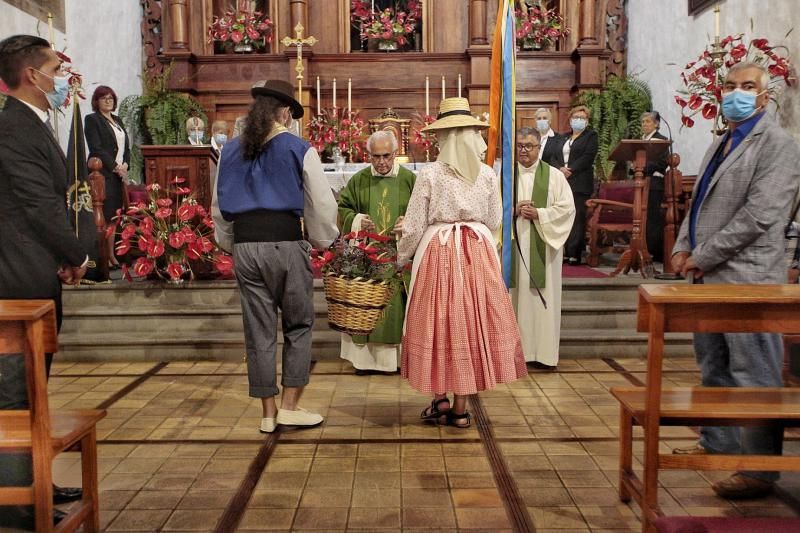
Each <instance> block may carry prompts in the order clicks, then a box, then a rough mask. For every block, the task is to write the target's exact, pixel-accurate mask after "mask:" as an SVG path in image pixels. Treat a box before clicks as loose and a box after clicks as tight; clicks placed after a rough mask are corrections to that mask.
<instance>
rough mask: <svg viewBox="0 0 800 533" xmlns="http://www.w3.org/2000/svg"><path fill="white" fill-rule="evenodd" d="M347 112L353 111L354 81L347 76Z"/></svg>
mask: <svg viewBox="0 0 800 533" xmlns="http://www.w3.org/2000/svg"><path fill="white" fill-rule="evenodd" d="M347 112H348V113H352V112H353V81H352V80H351V79H350V78H347Z"/></svg>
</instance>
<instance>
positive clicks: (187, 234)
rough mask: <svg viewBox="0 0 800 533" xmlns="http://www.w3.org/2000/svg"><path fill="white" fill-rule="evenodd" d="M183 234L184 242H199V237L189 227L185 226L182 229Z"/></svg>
mask: <svg viewBox="0 0 800 533" xmlns="http://www.w3.org/2000/svg"><path fill="white" fill-rule="evenodd" d="M181 233H183V240H184V242H187V243H192V242H194V241H196V240H197V235H196V234H195V232H194V231H192V228H190V227H189V226H184V227H183V228H181Z"/></svg>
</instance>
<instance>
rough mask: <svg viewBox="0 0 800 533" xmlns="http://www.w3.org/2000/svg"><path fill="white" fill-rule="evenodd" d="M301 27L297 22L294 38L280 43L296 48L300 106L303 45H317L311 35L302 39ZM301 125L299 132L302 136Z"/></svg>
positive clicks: (301, 102)
mask: <svg viewBox="0 0 800 533" xmlns="http://www.w3.org/2000/svg"><path fill="white" fill-rule="evenodd" d="M304 29H305V28H303V25H302V24H300V23H299V22H298V23H297V26H295V27H294V33H295V38H294V39H292V38H291V37H288V36H287V37H284V38H283V40H282V41H281V44H283V46H287V47H288V46H296V47H297V64H296V65H295V67H294V70H295V72H297V101H298V102H299V103H300V105H301V106H302V105H303V70H304V68H303V45H308V46H314V45H315V44H316V43H317V38H316V37H314V36H313V35H309V36H308V37H306V38H303V30H304ZM302 131H303V129H302V123H301V128H300V132H301V135H302Z"/></svg>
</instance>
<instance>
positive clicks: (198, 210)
mask: <svg viewBox="0 0 800 533" xmlns="http://www.w3.org/2000/svg"><path fill="white" fill-rule="evenodd" d="M194 209H195V213H196V214H197V216H199V217H205V216H206V208H205V207H203V206H202V205H195V206H194Z"/></svg>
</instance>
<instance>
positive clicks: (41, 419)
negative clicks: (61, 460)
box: [0, 300, 106, 531]
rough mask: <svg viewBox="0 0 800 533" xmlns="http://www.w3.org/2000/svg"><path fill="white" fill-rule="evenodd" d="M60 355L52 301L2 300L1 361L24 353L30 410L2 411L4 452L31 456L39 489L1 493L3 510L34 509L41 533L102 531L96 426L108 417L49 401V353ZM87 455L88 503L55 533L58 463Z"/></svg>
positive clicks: (85, 497) (84, 470)
mask: <svg viewBox="0 0 800 533" xmlns="http://www.w3.org/2000/svg"><path fill="white" fill-rule="evenodd" d="M57 350H58V342H57V333H56V318H55V306H54V304H53V302H52V301H49V300H0V357H2V356H8V355H13V354H20V353H23V354H24V357H25V370H26V380H27V391H28V405H29V407H30V409H29V410H0V452H2V453H30V454H31V455H32V459H33V485H32V486H24V487H0V505H31V504H33V506H34V512H35V520H36V531H54V530H55V531H74V530H76V529H78V527H80V525H81V524H85V527H84V530H85V531H98V530H99V529H100V520H99V504H98V496H97V442H96V434H95V425H96V424H97V422H98V421H99V420H101V419H102V418H103V417H104V416H105V414H106V413H105V411H99V410H85V411H69V410H56V411H53V412H52V413H51V412H50V409H49V406H48V400H47V378H46V376H45V353H54V352H56V351H57ZM73 447H77V448H78V449H80V452H81V471H82V477H83V499H81V500H80V501H79V502H77V503H76V504H75V505H74V506H73V507H72V508H71V509H70V512H69V513H68V514H67V516H66V518H64V520H62V521H61V523H59V525H58V527H57V528H54V527H53V458H54V457H55V456H56V455H58V454H59V453H61V452H63V451H66V450H68V449H70V448H73Z"/></svg>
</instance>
